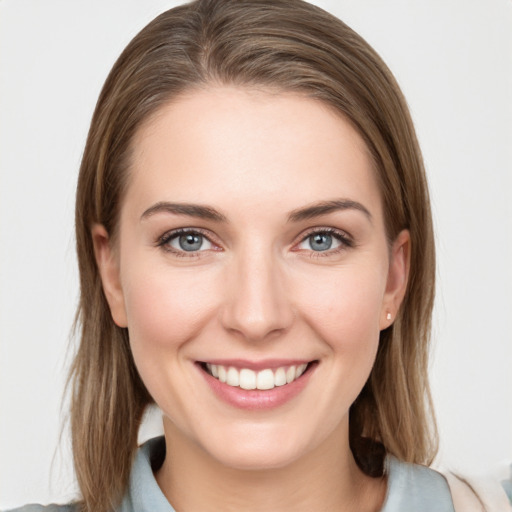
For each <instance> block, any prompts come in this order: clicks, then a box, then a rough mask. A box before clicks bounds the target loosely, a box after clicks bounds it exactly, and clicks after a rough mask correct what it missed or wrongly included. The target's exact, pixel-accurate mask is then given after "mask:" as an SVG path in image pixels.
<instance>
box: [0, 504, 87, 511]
mask: <svg viewBox="0 0 512 512" xmlns="http://www.w3.org/2000/svg"><path fill="white" fill-rule="evenodd" d="M79 510H80V508H79V506H78V504H68V505H56V504H55V503H52V504H51V505H36V504H33V505H24V506H23V507H20V508H15V509H11V510H5V511H3V512H79Z"/></svg>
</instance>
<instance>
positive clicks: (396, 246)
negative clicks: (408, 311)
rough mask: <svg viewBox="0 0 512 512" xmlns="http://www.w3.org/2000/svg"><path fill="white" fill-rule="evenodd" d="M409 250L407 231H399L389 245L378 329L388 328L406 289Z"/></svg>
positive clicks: (409, 241) (409, 237)
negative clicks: (386, 273) (388, 257)
mask: <svg viewBox="0 0 512 512" xmlns="http://www.w3.org/2000/svg"><path fill="white" fill-rule="evenodd" d="M410 252H411V236H410V234H409V231H408V230H406V229H404V230H403V231H401V232H400V233H399V234H398V236H397V237H396V240H395V241H394V242H393V245H392V247H391V255H390V261H389V271H388V279H387V283H386V291H385V293H384V300H383V302H382V311H381V315H380V316H381V318H380V329H381V330H382V329H386V328H388V327H389V326H390V325H391V324H392V323H393V322H394V319H395V318H396V315H397V313H398V310H399V309H400V305H401V304H402V301H403V299H404V297H405V292H406V291H407V282H408V279H409V268H410V256H411V255H410Z"/></svg>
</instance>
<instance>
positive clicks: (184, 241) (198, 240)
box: [179, 233, 203, 251]
mask: <svg viewBox="0 0 512 512" xmlns="http://www.w3.org/2000/svg"><path fill="white" fill-rule="evenodd" d="M179 244H180V247H181V249H183V250H184V251H198V250H199V249H201V245H203V236H202V235H197V234H193V233H189V234H187V235H181V236H180V238H179Z"/></svg>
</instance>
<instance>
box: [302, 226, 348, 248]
mask: <svg viewBox="0 0 512 512" xmlns="http://www.w3.org/2000/svg"><path fill="white" fill-rule="evenodd" d="M297 247H298V248H299V249H301V250H308V251H314V252H327V251H330V252H336V251H337V250H338V249H341V248H343V247H352V241H351V240H350V239H349V238H348V237H347V236H346V235H344V234H343V233H341V232H340V233H338V232H337V231H330V230H324V231H315V232H313V233H310V234H309V235H307V236H306V237H304V239H303V240H302V241H301V242H300V243H299V245H298V246H297Z"/></svg>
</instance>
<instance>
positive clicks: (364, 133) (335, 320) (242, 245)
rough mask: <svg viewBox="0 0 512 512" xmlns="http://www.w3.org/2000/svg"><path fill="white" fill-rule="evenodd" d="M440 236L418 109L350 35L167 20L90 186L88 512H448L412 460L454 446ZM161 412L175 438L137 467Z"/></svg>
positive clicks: (76, 379)
mask: <svg viewBox="0 0 512 512" xmlns="http://www.w3.org/2000/svg"><path fill="white" fill-rule="evenodd" d="M431 224H432V223H431V218H430V209H429V201H428V192H427V187H426V182H425V177H424V171H423V167H422V163H421V156H420V152H419V148H418V146H417V142H416V138H415V135H414V130H413V127H412V123H411V121H410V117H409V114H408V111H407V108H406V106H405V102H404V100H403V98H402V96H401V93H400V91H399V89H398V87H397V85H396V83H395V81H394V79H393V77H392V76H391V74H390V72H389V71H388V70H387V68H386V67H385V65H384V64H383V63H382V61H381V60H380V59H379V57H378V56H377V55H376V54H375V53H374V52H373V51H372V50H371V48H369V47H368V45H367V44H366V43H365V42H364V41H362V40H361V38H360V37H359V36H357V35H356V34H355V33H353V32H352V31H351V30H350V29H348V27H346V26H345V25H343V24H342V23H341V22H340V21H338V20H336V19H335V18H333V17H332V16H330V15H328V14H326V13H324V12H323V11H321V10H320V9H318V8H314V7H312V6H310V5H308V4H305V3H302V2H297V1H278V2H245V1H242V2H240V1H238V2H234V1H202V2H194V3H192V4H190V5H187V6H183V7H181V8H177V9H173V10H171V11H168V12H167V13H164V14H163V15H161V16H159V17H158V18H157V19H156V20H155V21H154V22H152V23H151V24H150V25H148V27H146V29H144V30H143V31H142V32H141V33H140V34H139V35H138V36H137V37H136V38H135V39H134V40H133V41H132V42H131V43H130V45H129V46H128V47H127V48H126V50H125V51H124V52H123V54H122V55H121V57H120V58H119V60H118V61H117V63H116V65H115V66H114V68H113V70H112V72H111V74H110V76H109V78H108V79H107V82H106V84H105V86H104V89H103V91H102V93H101V96H100V99H99V101H98V105H97V108H96V111H95V114H94V117H93V121H92V124H91V129H90V132H89V137H88V141H87V145H86V149H85V153H84V157H83V161H82V166H81V171H80V178H79V184H78V191H77V206H76V226H77V247H78V257H79V265H80V275H81V293H82V295H81V302H80V308H79V317H78V318H79V321H80V326H81V335H82V338H81V344H80V348H79V351H78V353H77V356H76V359H75V363H74V366H73V369H72V387H73V392H72V395H73V400H72V415H71V424H72V431H73V452H74V458H75V467H76V471H77V476H78V481H79V485H80V489H81V493H82V497H83V501H82V502H81V503H80V504H77V505H75V507H76V508H77V509H80V508H83V509H84V510H91V511H92V510H94V511H100V510H111V509H117V510H146V509H147V510H172V509H171V508H170V507H171V505H172V506H173V507H174V509H175V510H178V511H181V510H184V511H187V510H231V509H232V510H262V509H268V510H384V511H388V512H389V511H391V510H393V511H395V510H396V511H399V510H421V508H420V507H423V509H424V510H436V511H438V510H447V511H448V510H453V503H452V497H451V493H450V489H449V487H448V485H447V483H446V481H445V480H444V478H443V477H442V476H441V475H439V474H437V473H435V472H433V471H432V470H429V469H427V468H425V467H421V466H419V465H410V464H411V463H415V464H425V465H428V464H429V463H430V462H431V461H432V458H433V456H434V455H435V450H436V435H435V429H434V428H433V426H432V422H431V415H432V413H431V404H430V394H429V390H428V389H429V388H428V381H427V356H428V339H429V331H430V315H431V309H432V302H433V293H434V244H433V235H432V225H431ZM152 402H156V404H157V405H158V406H159V407H160V408H161V409H162V411H163V413H164V430H165V440H163V439H160V440H156V441H153V442H150V443H148V444H146V445H145V446H144V447H143V448H142V449H140V450H139V451H137V432H138V427H139V425H140V421H141V418H142V415H143V413H144V410H145V409H146V408H147V406H148V405H149V404H150V403H152ZM134 459H135V462H134V463H133V461H134ZM153 473H154V476H153Z"/></svg>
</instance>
